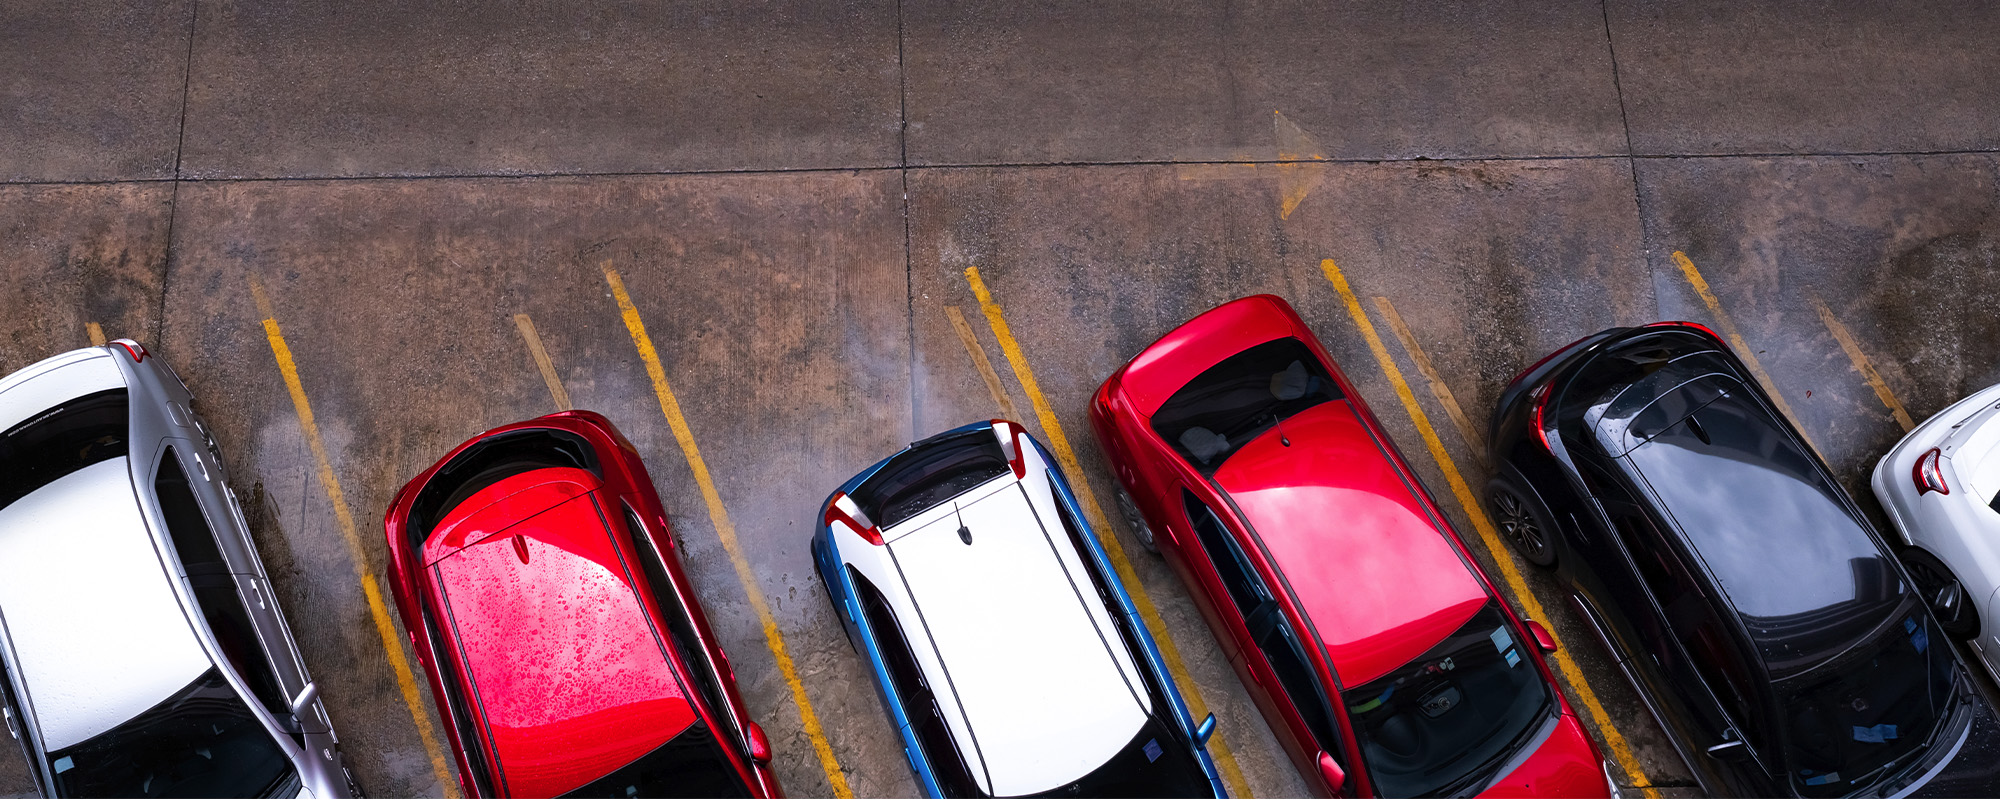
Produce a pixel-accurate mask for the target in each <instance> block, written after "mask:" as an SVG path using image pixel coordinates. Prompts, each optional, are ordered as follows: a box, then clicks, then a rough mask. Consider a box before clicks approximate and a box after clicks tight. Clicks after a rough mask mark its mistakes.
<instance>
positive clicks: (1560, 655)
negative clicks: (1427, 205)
mask: <svg viewBox="0 0 2000 800" xmlns="http://www.w3.org/2000/svg"><path fill="white" fill-rule="evenodd" d="M1319 265H1320V270H1321V271H1322V272H1324V273H1325V274H1326V279H1327V281H1328V282H1329V283H1332V284H1333V288H1334V290H1335V291H1338V292H1339V293H1340V299H1341V301H1342V302H1344V303H1346V304H1347V314H1348V316H1350V317H1352V318H1353V319H1354V326H1355V327H1356V328H1359V329H1360V330H1361V338H1362V339H1364V340H1366V341H1367V342H1368V350H1369V351H1370V352H1372V353H1374V354H1375V361H1376V362H1377V363H1378V364H1380V365H1381V367H1382V374H1384V375H1386V376H1388V378H1389V383H1390V384H1392V385H1394V386H1395V387H1396V398H1397V399H1398V400H1401V401H1402V403H1403V410H1404V411H1406V412H1409V415H1410V421H1411V422H1414V423H1416V426H1417V434H1418V435H1419V436H1421V437H1423V440H1424V446H1425V447H1427V448H1429V449H1430V451H1431V458H1432V459H1434V460H1436V461H1437V465H1438V469H1439V470H1442V471H1443V472H1444V478H1445V483H1448V484H1450V485H1451V493H1452V495H1453V496H1454V497H1456V498H1457V499H1458V504H1459V506H1460V507H1462V508H1464V509H1465V515H1466V516H1467V517H1470V518H1471V519H1472V527H1473V528H1474V529H1476V530H1477V531H1478V532H1479V538H1480V540H1481V541H1482V542H1484V543H1485V544H1486V550H1487V552H1489V553H1491V554H1492V555H1493V562H1494V563H1495V564H1498V565H1499V567H1500V575H1501V577H1503V578H1505V579H1506V582H1507V588H1508V589H1509V590H1510V591H1511V592H1512V593H1513V595H1514V601H1515V602H1517V603H1519V604H1520V605H1521V612H1522V613H1523V614H1525V615H1527V616H1528V617H1529V618H1531V619H1548V618H1549V617H1548V614H1547V612H1546V611H1545V610H1544V609H1543V608H1542V603H1541V601H1540V600H1539V599H1537V598H1536V597H1535V594H1534V592H1532V591H1529V589H1528V582H1527V580H1526V579H1525V578H1524V577H1523V576H1522V575H1521V569H1520V567H1518V566H1515V564H1514V558H1513V554H1512V553H1511V552H1509V551H1508V549H1507V547H1506V545H1505V544H1502V543H1501V541H1500V534H1499V532H1498V531H1496V530H1494V528H1493V522H1492V520H1489V519H1487V517H1486V511H1485V510H1484V509H1482V508H1481V507H1480V505H1479V501H1478V500H1476V499H1474V498H1473V495H1472V488H1471V487H1469V486H1467V485H1466V483H1465V477H1464V476H1463V475H1461V474H1460V473H1459V471H1458V464H1457V462H1454V461H1453V460H1452V458H1451V454H1450V453H1447V452H1445V449H1444V441H1443V440H1441V439H1439V438H1438V434H1437V429H1435V428H1433V427H1431V421H1430V417H1429V416H1427V415H1425V414H1424V410H1423V408H1422V407H1421V406H1418V405H1417V396H1416V394H1415V393H1414V392H1412V391H1410V384H1409V383H1408V382H1406V381H1404V380H1403V372H1402V370H1401V369H1398V368H1397V367H1396V362H1395V359H1393V358H1391V357H1390V355H1389V349H1388V348H1387V347H1385V346H1384V345H1383V344H1382V337H1381V336H1379V335H1377V334H1376V333H1375V325H1374V323H1371V322H1369V321H1368V315H1367V313H1366V312H1364V311H1363V310H1362V309H1361V300H1360V299H1359V298H1356V297H1355V296H1354V290H1353V289H1351V288H1349V287H1348V285H1347V276H1345V275H1343V274H1341V271H1340V267H1338V266H1336V265H1335V264H1334V263H1333V259H1330V258H1329V259H1326V260H1324V261H1321V262H1319ZM1549 636H1550V637H1551V638H1553V637H1555V636H1556V633H1555V631H1554V629H1550V631H1549ZM1557 645H1558V647H1557V649H1556V652H1555V658H1554V660H1555V662H1556V668H1557V669H1558V670H1559V671H1560V672H1561V673H1562V675H1563V678H1564V679H1565V680H1566V681H1567V682H1568V683H1569V686H1570V694H1571V695H1573V696H1574V697H1575V699H1576V700H1577V701H1578V702H1579V703H1581V704H1582V705H1583V708H1584V710H1585V711H1586V712H1587V713H1589V714H1590V721H1591V724H1592V725H1593V726H1595V727H1596V728H1597V731H1598V733H1599V734H1601V735H1602V736H1603V737H1604V744H1605V746H1606V747H1607V748H1609V749H1610V750H1611V756H1612V758H1614V759H1616V760H1617V761H1618V766H1619V767H1620V768H1621V769H1623V770H1625V776H1626V780H1627V781H1628V782H1629V783H1630V784H1631V785H1632V786H1634V787H1645V788H1643V791H1644V792H1645V794H1646V796H1647V797H1658V796H1659V792H1657V791H1655V790H1653V789H1652V788H1650V787H1651V785H1652V782H1651V781H1650V780H1648V779H1647V778H1646V773H1645V770H1644V769H1643V768H1642V767H1640V766H1639V759H1638V757H1637V756H1635V755H1633V753H1632V747H1631V745H1630V744H1628V743H1627V742H1626V741H1625V736H1624V734H1622V733H1619V732H1618V727H1617V726H1616V725H1614V724H1612V722H1611V715H1610V714H1607V713H1606V712H1605V710H1604V705H1603V704H1602V703H1600V702H1598V700H1597V694H1596V693H1595V692H1592V691H1591V690H1590V684H1588V683H1586V682H1584V679H1583V670H1582V669H1580V668H1578V667H1577V665H1576V660H1575V659H1573V658H1571V657H1570V654H1569V648H1566V647H1561V640H1560V639H1557Z"/></svg>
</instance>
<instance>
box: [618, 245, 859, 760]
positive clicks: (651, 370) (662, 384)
mask: <svg viewBox="0 0 2000 800" xmlns="http://www.w3.org/2000/svg"><path fill="white" fill-rule="evenodd" d="M603 267H604V280H605V281H606V282H607V283H610V284H611V294H612V296H614V297H615V298H617V300H618V311H619V313H620V315H621V316H623V317H624V319H625V329H626V330H627V331H628V332H630V333H631V334H632V344H633V345H634V346H636V347H638V349H639V358H640V360H642V361H644V362H646V376H647V377H649V378H651V379H652V381H653V393H654V394H656V395H658V396H659V399H660V411H661V413H663V414H665V415H666V417H667V427H669V428H672V429H673V432H674V439H675V441H678V442H679V443H680V446H681V454H682V455H684V456H686V457H687V463H688V470H689V471H690V472H693V473H694V481H695V483H696V484H697V485H698V486H700V487H701V499H702V502H703V503H705V504H707V506H708V519H709V521H710V522H712V523H714V525H715V535H716V538H718V539H721V540H722V549H723V550H725V551H727V552H728V553H729V563H730V564H731V565H733V566H734V567H735V568H736V579H737V580H738V581H739V582H741V583H742V584H743V592H744V593H745V594H747V595H749V598H750V607H751V608H752V609H755V610H756V612H757V619H758V620H759V621H760V622H762V623H763V625H764V643H765V644H766V645H768V646H769V647H770V649H771V656H772V657H773V658H774V659H776V661H777V663H778V671H779V672H780V673H783V674H784V676H785V683H786V684H787V685H789V686H790V687H791V690H792V700H793V701H794V702H795V703H796V704H797V705H798V708H799V721H800V722H801V723H802V724H803V725H804V727H805V732H806V738H808V739H810V740H811V741H812V745H813V751H814V752H815V753H817V754H818V755H819V763H820V767H821V768H822V769H824V770H825V771H826V781H827V783H828V784H829V785H830V786H831V787H832V789H833V793H834V796H836V797H843V798H845V797H853V796H854V792H853V791H851V790H849V789H848V787H847V776H846V774H845V773H843V772H842V771H841V768H840V762H839V760H837V759H835V758H834V755H833V747H832V745H830V744H828V743H827V740H826V731H825V730H824V729H822V728H821V727H820V724H819V715H818V714H816V713H814V712H813V706H812V701H811V700H810V699H808V698H807V697H806V688H805V684H804V683H802V682H800V680H799V673H798V669H797V668H795V667H794V666H793V664H792V656H791V654H790V653H789V652H788V651H787V650H786V649H785V637H784V635H783V634H781V633H780V632H779V631H778V619H777V617H776V616H774V615H773V614H772V613H771V606H770V604H769V603H767V602H765V600H764V592H763V590H761V589H759V588H758V586H757V575H756V573H755V572H754V571H753V570H752V569H751V568H750V560H749V559H748V558H745V557H744V556H743V547H742V545H741V544H739V543H738V542H737V539H736V527H735V526H734V525H731V524H730V522H729V511H728V510H727V509H725V508H723V506H722V494H721V493H720V492H718V491H716V488H715V481H714V480H713V479H711V478H710V477H709V473H708V462H707V461H704V460H703V459H702V457H701V449H700V448H699V447H696V446H695V441H694V431H693V430H692V429H691V428H689V427H688V422H687V417H685V416H683V415H682V414H681V404H680V400H678V399H676V398H675V397H674V390H673V388H672V387H671V386H670V385H668V383H667V370H666V367H664V366H662V365H661V364H660V354H659V351H658V350H656V349H654V347H653V338H652V337H651V336H649V335H647V334H646V324H645V322H643V321H641V320H640V319H639V308H638V307H637V306H635V305H633V304H632V296H631V295H630V294H628V293H627V292H626V291H625V281H624V279H623V278H620V277H619V275H618V271H617V270H615V269H613V268H612V267H611V262H609V261H606V262H604V264H603Z"/></svg>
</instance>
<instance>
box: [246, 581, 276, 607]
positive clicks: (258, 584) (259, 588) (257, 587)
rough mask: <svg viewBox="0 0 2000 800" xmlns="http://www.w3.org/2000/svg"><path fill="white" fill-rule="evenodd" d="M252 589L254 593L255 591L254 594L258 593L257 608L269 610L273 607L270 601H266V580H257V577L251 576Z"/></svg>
mask: <svg viewBox="0 0 2000 800" xmlns="http://www.w3.org/2000/svg"><path fill="white" fill-rule="evenodd" d="M250 591H251V592H252V593H254V594H256V595H257V608H259V609H262V610H265V611H269V610H270V609H271V605H270V604H269V603H267V602H265V601H264V582H263V581H260V580H257V579H256V578H251V579H250Z"/></svg>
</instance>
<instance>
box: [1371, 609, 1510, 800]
mask: <svg viewBox="0 0 2000 800" xmlns="http://www.w3.org/2000/svg"><path fill="white" fill-rule="evenodd" d="M1526 646H1527V645H1524V644H1523V643H1522V642H1520V641H1518V640H1516V638H1515V636H1514V629H1513V628H1512V627H1511V626H1509V625H1508V624H1507V620H1506V618H1505V617H1504V616H1503V615H1502V614H1501V613H1500V606H1499V604H1498V602H1497V601H1488V602H1487V604H1486V606H1485V607H1484V608H1482V609H1480V611H1479V613H1477V614H1474V615H1473V616H1472V620H1471V621H1470V622H1467V623H1465V625H1463V626H1462V627H1460V628H1459V629H1458V631H1457V632H1455V633H1453V634H1452V635H1451V636H1449V637H1447V638H1446V639H1445V640H1444V641H1443V642H1440V643H1438V645H1437V646H1436V647H1433V648H1431V649H1430V651H1429V652H1427V653H1424V654H1423V655H1422V656H1420V657H1418V658H1417V659H1416V660H1414V661H1411V662H1410V663H1408V664H1405V665H1404V666H1402V667H1401V668H1399V669H1395V670H1392V671H1390V672H1389V674H1387V675H1384V676H1382V677H1380V678H1377V679H1375V680H1373V681H1370V682H1368V683H1367V684H1364V685H1362V686H1360V687H1358V688H1354V689H1350V690H1348V691H1346V692H1344V693H1343V694H1342V699H1343V700H1344V702H1346V703H1347V714H1348V718H1349V720H1350V721H1352V722H1353V724H1354V735H1355V737H1356V738H1357V739H1358V740H1359V741H1360V743H1361V757H1362V760H1363V761H1364V762H1365V763H1366V764H1367V766H1368V776H1369V778H1370V779H1371V780H1373V781H1374V783H1375V790H1376V792H1377V793H1378V794H1380V795H1382V796H1384V797H1424V796H1432V795H1461V794H1470V793H1471V792H1473V791H1476V790H1478V789H1480V788H1483V785H1484V784H1485V782H1486V779H1487V778H1488V777H1489V776H1490V775H1491V774H1492V773H1493V772H1494V771H1495V770H1497V769H1498V768H1499V767H1501V766H1502V765H1504V764H1506V763H1507V762H1508V761H1509V760H1510V759H1509V757H1510V756H1512V755H1513V754H1514V753H1515V752H1516V751H1518V750H1519V749H1520V748H1521V746H1522V745H1523V744H1524V743H1525V740H1526V739H1527V737H1528V735H1529V734H1530V733H1532V732H1533V731H1534V730H1536V729H1537V726H1538V725H1539V724H1540V723H1541V722H1542V721H1544V720H1545V719H1546V718H1547V717H1548V714H1549V690H1548V688H1547V686H1546V685H1545V684H1544V683H1543V681H1542V675H1541V672H1540V671H1539V670H1537V669H1535V665H1534V664H1532V663H1530V661H1529V657H1528V654H1527V652H1526V650H1525V649H1524V648H1525V647H1526ZM1474 784H1479V785H1474Z"/></svg>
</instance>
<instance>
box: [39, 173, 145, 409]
mask: <svg viewBox="0 0 2000 800" xmlns="http://www.w3.org/2000/svg"><path fill="white" fill-rule="evenodd" d="M172 195H173V187H172V186H170V185H167V184H123V185H83V186H46V185H45V186H18V185H17V186H0V241H5V242H6V250H5V254H4V255H3V256H0V263H4V264H5V267H4V268H0V298H6V300H5V302H6V309H7V310H6V313H4V314H0V374H4V373H7V372H12V371H14V370H17V369H20V368H22V367H25V366H27V365H28V364H30V363H33V362H35V361H39V360H41V359H44V358H47V357H49V356H52V355H55V354H57V353H60V352H62V351H65V350H72V349H75V348H78V347H84V346H87V345H89V344H90V338H89V335H88V333H87V329H86V327H85V326H86V325H87V324H89V323H92V322H95V323H97V324H98V325H99V327H100V328H102V330H103V331H104V335H105V337H106V338H109V339H116V338H120V337H130V338H133V339H138V340H139V341H141V342H145V343H148V344H150V343H152V342H153V339H154V336H153V334H154V333H155V332H156V331H157V330H158V327H159V312H160V300H159V297H160V291H161V288H162V283H163V281H164V275H165V273H166V266H167V218H168V214H169V205H170V203H171V198H172Z"/></svg>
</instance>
